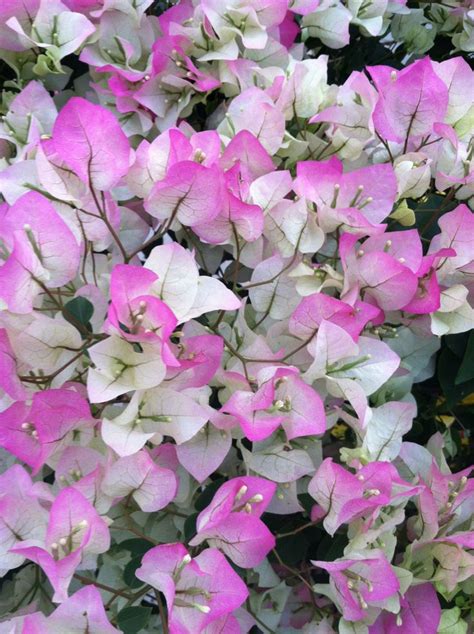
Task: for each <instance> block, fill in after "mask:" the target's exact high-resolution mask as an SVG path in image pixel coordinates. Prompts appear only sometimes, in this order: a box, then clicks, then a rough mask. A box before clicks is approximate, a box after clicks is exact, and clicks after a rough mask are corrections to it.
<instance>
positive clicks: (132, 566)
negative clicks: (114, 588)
mask: <svg viewBox="0 0 474 634" xmlns="http://www.w3.org/2000/svg"><path fill="white" fill-rule="evenodd" d="M141 563H142V555H137V556H136V557H132V559H130V561H129V562H128V564H127V565H126V566H125V568H124V569H123V580H124V582H125V583H126V584H127V586H128V587H129V588H133V589H136V588H141V586H142V585H143V581H141V580H140V579H137V577H136V576H135V572H136V571H137V568H140V566H141Z"/></svg>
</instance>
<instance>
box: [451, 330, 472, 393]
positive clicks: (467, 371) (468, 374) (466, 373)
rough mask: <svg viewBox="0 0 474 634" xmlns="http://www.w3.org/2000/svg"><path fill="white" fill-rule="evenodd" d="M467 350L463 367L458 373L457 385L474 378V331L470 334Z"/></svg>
mask: <svg viewBox="0 0 474 634" xmlns="http://www.w3.org/2000/svg"><path fill="white" fill-rule="evenodd" d="M465 350H466V351H465V353H464V357H463V360H462V363H461V367H460V368H459V370H458V373H457V375H456V380H455V384H456V385H459V384H460V383H465V382H466V381H470V380H471V379H474V332H471V334H470V335H469V339H468V342H467V346H466V348H465Z"/></svg>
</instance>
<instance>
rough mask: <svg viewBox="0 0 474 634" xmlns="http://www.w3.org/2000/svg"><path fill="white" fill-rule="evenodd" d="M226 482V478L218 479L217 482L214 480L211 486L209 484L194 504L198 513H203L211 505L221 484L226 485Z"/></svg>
mask: <svg viewBox="0 0 474 634" xmlns="http://www.w3.org/2000/svg"><path fill="white" fill-rule="evenodd" d="M224 482H225V480H224V478H218V479H217V480H214V482H211V484H209V485H208V486H207V487H206V488H205V489H204V491H203V492H202V493H201V495H200V496H199V497H198V499H197V500H196V502H195V504H194V506H195V507H196V509H197V510H198V511H203V510H204V509H205V508H206V506H208V505H209V504H210V503H211V500H212V498H213V497H214V494H215V493H216V491H217V489H218V488H219V487H220V486H221V484H224Z"/></svg>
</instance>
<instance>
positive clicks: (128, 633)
mask: <svg viewBox="0 0 474 634" xmlns="http://www.w3.org/2000/svg"><path fill="white" fill-rule="evenodd" d="M151 610H152V608H145V607H138V606H137V607H135V606H134V607H130V608H123V610H120V612H119V613H118V614H117V625H118V626H119V628H120V629H121V630H122V631H123V634H138V632H140V631H141V630H142V629H143V628H144V627H146V626H147V625H148V621H149V620H150V616H151Z"/></svg>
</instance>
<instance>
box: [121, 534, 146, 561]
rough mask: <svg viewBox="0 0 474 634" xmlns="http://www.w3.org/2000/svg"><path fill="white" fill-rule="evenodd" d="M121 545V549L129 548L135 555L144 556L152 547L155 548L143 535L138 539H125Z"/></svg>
mask: <svg viewBox="0 0 474 634" xmlns="http://www.w3.org/2000/svg"><path fill="white" fill-rule="evenodd" d="M119 546H120V549H121V550H128V551H129V552H130V553H132V555H134V556H138V555H141V556H143V555H144V554H145V553H146V552H148V551H149V550H150V548H153V544H152V543H151V542H149V541H148V540H146V539H142V538H141V537H138V538H137V539H125V540H124V541H123V542H120V544H119Z"/></svg>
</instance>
